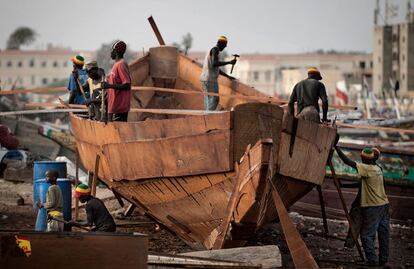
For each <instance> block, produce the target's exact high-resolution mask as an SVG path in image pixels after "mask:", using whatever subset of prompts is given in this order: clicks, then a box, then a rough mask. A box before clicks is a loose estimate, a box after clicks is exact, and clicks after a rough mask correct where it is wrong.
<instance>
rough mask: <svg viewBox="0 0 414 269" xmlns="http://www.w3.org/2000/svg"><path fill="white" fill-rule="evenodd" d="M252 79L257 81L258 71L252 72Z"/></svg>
mask: <svg viewBox="0 0 414 269" xmlns="http://www.w3.org/2000/svg"><path fill="white" fill-rule="evenodd" d="M253 79H254V80H255V81H258V80H259V72H258V71H254V72H253Z"/></svg>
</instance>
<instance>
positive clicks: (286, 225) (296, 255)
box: [267, 153, 319, 268]
mask: <svg viewBox="0 0 414 269" xmlns="http://www.w3.org/2000/svg"><path fill="white" fill-rule="evenodd" d="M274 163H275V162H274V160H273V153H271V154H270V157H269V167H268V173H267V183H268V184H269V185H270V189H271V193H272V197H273V202H274V205H275V207H276V210H277V214H278V216H279V221H280V224H281V226H282V230H283V233H284V235H285V239H286V243H287V245H288V248H289V252H290V255H291V257H292V260H293V263H294V264H295V267H296V268H319V266H318V264H317V263H316V261H315V259H314V258H313V256H312V254H311V252H310V251H309V249H308V248H307V247H306V244H305V242H303V239H302V237H301V236H300V234H299V232H298V230H297V229H296V227H295V225H294V224H293V221H292V220H291V219H290V217H289V214H288V212H287V210H286V207H285V206H284V204H283V201H282V198H281V197H280V194H279V192H278V189H277V188H276V187H275V185H274V184H273V181H276V182H277V181H278V175H275V169H274V166H273V165H274Z"/></svg>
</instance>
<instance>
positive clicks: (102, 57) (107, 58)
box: [96, 41, 136, 74]
mask: <svg viewBox="0 0 414 269" xmlns="http://www.w3.org/2000/svg"><path fill="white" fill-rule="evenodd" d="M114 42H115V41H112V42H109V43H104V44H102V45H101V47H100V48H99V49H98V51H97V52H96V61H97V62H98V66H99V67H100V68H103V69H104V70H105V74H108V73H109V71H111V69H112V66H113V64H114V61H113V60H112V59H111V49H112V44H113V43H114ZM135 58H136V57H135V53H133V52H132V51H131V50H130V49H129V48H127V50H126V52H125V54H124V59H125V61H127V62H131V61H132V60H134V59H135Z"/></svg>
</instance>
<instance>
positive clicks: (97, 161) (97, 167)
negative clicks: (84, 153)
mask: <svg viewBox="0 0 414 269" xmlns="http://www.w3.org/2000/svg"><path fill="white" fill-rule="evenodd" d="M100 158H101V156H100V155H99V154H96V159H95V169H94V171H93V178H92V186H90V187H91V195H92V196H96V184H97V183H98V172H99V161H100Z"/></svg>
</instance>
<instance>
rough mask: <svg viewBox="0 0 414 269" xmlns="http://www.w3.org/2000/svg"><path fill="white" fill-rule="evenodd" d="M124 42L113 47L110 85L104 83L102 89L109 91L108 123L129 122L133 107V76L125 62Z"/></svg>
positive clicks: (118, 42)
mask: <svg viewBox="0 0 414 269" xmlns="http://www.w3.org/2000/svg"><path fill="white" fill-rule="evenodd" d="M126 48H127V46H126V44H125V42H124V41H120V40H119V41H116V42H115V43H114V44H113V45H112V50H111V58H112V59H113V60H115V64H114V66H113V67H112V70H111V73H110V74H109V76H108V83H107V82H102V84H101V87H102V89H109V90H108V121H127V120H128V112H129V109H130V106H131V75H130V73H129V69H128V64H127V63H126V62H125V60H124V54H125V51H126Z"/></svg>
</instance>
